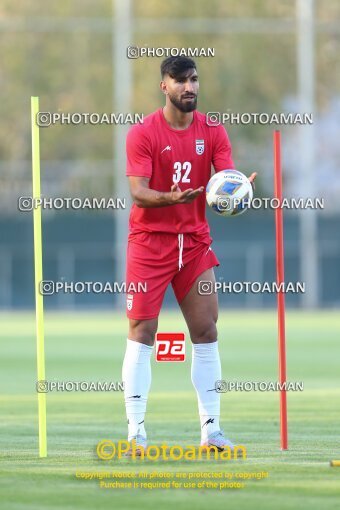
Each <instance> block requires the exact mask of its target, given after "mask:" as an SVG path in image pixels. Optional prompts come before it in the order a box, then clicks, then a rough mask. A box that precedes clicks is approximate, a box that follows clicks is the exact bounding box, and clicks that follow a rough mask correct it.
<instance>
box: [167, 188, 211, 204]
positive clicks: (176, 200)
mask: <svg viewBox="0 0 340 510" xmlns="http://www.w3.org/2000/svg"><path fill="white" fill-rule="evenodd" d="M203 191H204V186H201V187H200V188H197V189H195V190H194V189H193V188H189V189H186V190H185V191H181V189H180V187H179V186H178V184H173V185H172V186H171V192H170V196H171V199H170V200H171V203H172V204H190V202H192V201H193V200H195V198H196V197H198V196H199V195H201V194H202V193H203Z"/></svg>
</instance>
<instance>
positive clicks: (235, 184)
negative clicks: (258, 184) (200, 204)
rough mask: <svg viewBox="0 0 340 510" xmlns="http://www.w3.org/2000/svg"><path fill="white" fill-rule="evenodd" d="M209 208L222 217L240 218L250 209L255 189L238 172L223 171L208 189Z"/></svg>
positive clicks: (215, 177) (218, 173) (211, 182)
mask: <svg viewBox="0 0 340 510" xmlns="http://www.w3.org/2000/svg"><path fill="white" fill-rule="evenodd" d="M206 198H207V203H208V206H209V207H211V209H212V210H213V211H214V212H215V213H216V214H219V215H220V216H239V215H240V214H243V213H244V212H245V211H246V210H247V209H249V206H250V203H251V200H252V199H253V188H252V185H251V183H250V181H249V179H248V177H246V176H245V175H244V174H243V173H242V172H239V171H238V170H222V171H221V172H217V173H215V174H214V175H213V176H212V177H211V179H210V181H209V182H208V185H207V188H206Z"/></svg>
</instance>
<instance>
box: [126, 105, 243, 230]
mask: <svg viewBox="0 0 340 510" xmlns="http://www.w3.org/2000/svg"><path fill="white" fill-rule="evenodd" d="M193 113H194V115H193V121H192V123H191V124H190V126H189V127H188V128H186V129H183V130H179V129H173V128H172V127H170V126H169V124H168V123H167V121H166V120H165V118H164V115H163V110H162V108H160V109H159V110H157V111H156V112H154V113H152V114H151V115H148V116H147V117H145V118H144V123H143V124H135V125H134V126H133V127H132V128H131V129H130V131H129V133H128V135H127V140H126V151H127V170H126V175H127V176H129V175H131V176H139V177H148V178H149V179H150V181H149V187H150V189H154V190H157V191H170V188H171V186H172V185H173V184H174V183H178V185H179V187H180V189H181V191H185V190H186V189H188V188H193V189H197V188H199V187H200V186H204V188H205V187H206V185H207V184H208V181H209V179H210V177H211V165H213V166H214V169H215V171H216V172H219V171H221V170H226V169H229V168H234V164H233V160H232V155H231V145H230V141H229V138H228V135H227V132H226V130H225V129H224V127H223V126H221V125H216V126H209V125H207V123H206V116H205V115H204V114H202V113H200V112H197V111H194V112H193ZM205 207H206V198H205V193H204V192H203V193H202V195H200V196H198V197H197V198H195V200H194V201H193V202H191V203H190V204H177V205H170V206H166V207H148V208H141V207H137V206H136V205H135V204H133V206H132V209H131V213H130V221H129V228H130V232H131V233H137V232H141V231H143V232H145V231H146V232H168V233H175V234H179V233H180V234H185V233H195V234H198V235H205V234H209V225H208V222H207V220H206V216H205Z"/></svg>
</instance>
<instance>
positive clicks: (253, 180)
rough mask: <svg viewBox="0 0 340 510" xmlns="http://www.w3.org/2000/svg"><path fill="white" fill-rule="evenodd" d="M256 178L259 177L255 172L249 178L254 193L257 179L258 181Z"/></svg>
mask: <svg viewBox="0 0 340 510" xmlns="http://www.w3.org/2000/svg"><path fill="white" fill-rule="evenodd" d="M256 177H257V172H253V173H252V174H251V176H250V177H248V179H249V181H250V183H251V185H252V187H253V191H255V179H256Z"/></svg>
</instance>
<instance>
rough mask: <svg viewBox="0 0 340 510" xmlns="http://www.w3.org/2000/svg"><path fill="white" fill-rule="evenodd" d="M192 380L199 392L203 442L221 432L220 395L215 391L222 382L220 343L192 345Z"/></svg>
mask: <svg viewBox="0 0 340 510" xmlns="http://www.w3.org/2000/svg"><path fill="white" fill-rule="evenodd" d="M191 380H192V383H193V385H194V387H195V389H196V392H197V398H198V412H199V415H200V421H201V441H202V442H203V441H205V440H206V439H207V438H208V436H209V435H210V434H212V433H213V432H215V431H217V430H220V422H219V420H220V393H218V392H217V391H216V390H215V384H216V381H219V380H221V361H220V355H219V352H218V343H217V341H216V342H213V343H209V344H192V365H191Z"/></svg>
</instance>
